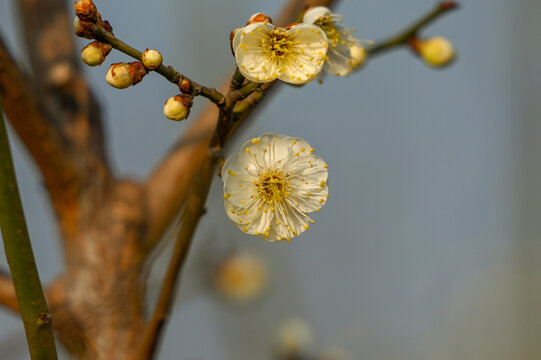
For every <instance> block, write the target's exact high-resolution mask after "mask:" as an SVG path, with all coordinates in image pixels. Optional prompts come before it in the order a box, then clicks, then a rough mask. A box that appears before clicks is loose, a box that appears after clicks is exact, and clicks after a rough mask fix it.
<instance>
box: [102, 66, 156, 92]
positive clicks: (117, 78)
mask: <svg viewBox="0 0 541 360" xmlns="http://www.w3.org/2000/svg"><path fill="white" fill-rule="evenodd" d="M146 74H147V70H146V69H145V67H144V66H143V64H141V63H140V62H131V63H128V64H126V63H116V64H112V65H111V66H110V67H109V71H107V75H105V80H106V81H107V82H108V83H109V85H111V86H112V87H116V88H117V89H125V88H127V87H130V86H131V85H135V84H137V83H138V82H140V81H141V80H142V79H143V76H145V75H146Z"/></svg>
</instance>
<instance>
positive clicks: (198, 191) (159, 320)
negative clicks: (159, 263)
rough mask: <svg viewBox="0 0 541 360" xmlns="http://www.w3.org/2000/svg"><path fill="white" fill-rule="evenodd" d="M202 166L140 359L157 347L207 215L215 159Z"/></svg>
mask: <svg viewBox="0 0 541 360" xmlns="http://www.w3.org/2000/svg"><path fill="white" fill-rule="evenodd" d="M203 162H204V163H203V164H202V165H201V170H200V172H199V174H198V176H197V181H195V182H194V183H193V184H192V185H193V186H192V187H191V191H190V197H189V199H188V201H187V204H186V208H185V209H184V212H183V214H182V218H181V219H180V221H181V222H182V226H181V227H180V229H179V232H178V234H177V239H176V242H175V248H174V250H173V255H172V256H171V260H170V262H169V266H168V267H167V272H166V274H165V277H164V280H163V283H162V287H161V290H160V295H159V296H158V303H157V305H156V308H155V310H154V314H153V315H152V318H151V319H150V321H149V323H148V324H147V326H146V328H145V333H144V335H143V341H142V344H141V351H140V352H139V353H140V359H141V360H146V359H151V358H152V356H153V354H154V353H155V351H156V348H157V346H158V342H159V338H160V334H161V330H162V329H163V328H164V325H165V322H166V321H167V318H168V315H169V313H170V310H171V305H172V303H173V298H174V293H175V287H176V286H177V279H178V276H179V272H180V269H181V267H182V264H183V263H184V260H185V259H186V255H187V254H188V250H189V248H190V244H191V240H192V237H193V234H194V232H195V229H196V228H197V224H198V222H199V219H200V218H201V216H202V215H203V213H204V206H205V202H206V200H207V195H208V192H209V188H210V184H211V180H212V175H213V174H214V170H215V167H216V166H215V165H216V159H215V158H213V157H211V156H207V158H206V159H205V160H204V161H203Z"/></svg>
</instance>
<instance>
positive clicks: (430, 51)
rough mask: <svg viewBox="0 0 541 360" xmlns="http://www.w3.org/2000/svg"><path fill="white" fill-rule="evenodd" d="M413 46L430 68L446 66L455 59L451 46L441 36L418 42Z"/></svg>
mask: <svg viewBox="0 0 541 360" xmlns="http://www.w3.org/2000/svg"><path fill="white" fill-rule="evenodd" d="M415 46H416V48H417V51H418V52H419V54H420V55H421V57H422V58H423V59H424V61H425V62H426V63H427V64H428V65H431V66H436V67H439V66H444V65H447V64H449V63H450V62H451V61H452V60H453V59H454V57H455V49H454V48H453V44H451V42H450V41H449V40H448V39H446V38H444V37H441V36H436V37H433V38H430V39H428V40H424V41H420V42H418V43H417V44H415Z"/></svg>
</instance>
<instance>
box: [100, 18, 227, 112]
mask: <svg viewBox="0 0 541 360" xmlns="http://www.w3.org/2000/svg"><path fill="white" fill-rule="evenodd" d="M92 33H93V34H94V35H95V36H96V38H97V39H98V40H100V41H103V42H106V43H108V44H110V45H111V46H112V47H114V48H115V49H117V50H118V51H121V52H123V53H124V54H126V55H129V56H131V57H133V58H135V59H137V60H139V61H141V59H142V56H143V53H142V52H141V51H139V50H137V49H136V48H134V47H132V46H130V45H128V44H126V43H125V42H124V41H122V40H120V39H118V38H117V37H116V36H115V35H113V34H112V33H110V32H109V31H107V29H105V28H103V27H102V26H100V25H98V24H94V27H93V30H92ZM154 71H155V72H157V73H158V74H160V75H162V76H163V77H164V78H166V79H167V80H169V81H170V82H172V83H174V84H177V85H180V83H181V82H182V80H184V79H187V80H189V81H190V82H191V83H192V86H193V89H194V91H193V93H192V94H191V95H193V96H197V95H201V96H203V97H206V98H207V99H209V100H210V101H212V102H213V103H215V104H217V105H220V106H221V105H222V104H223V102H224V100H225V97H224V95H223V94H222V93H221V92H219V91H218V90H216V89H214V88H208V87H205V86H203V85H201V84H198V83H196V82H195V81H193V80H191V79H189V78H188V77H186V76H184V75H182V74H181V73H180V72H178V71H177V70H175V69H174V68H173V67H172V66H166V65H163V64H162V65H160V67H159V68H157V69H156V70H154Z"/></svg>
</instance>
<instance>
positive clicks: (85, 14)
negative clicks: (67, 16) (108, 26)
mask: <svg viewBox="0 0 541 360" xmlns="http://www.w3.org/2000/svg"><path fill="white" fill-rule="evenodd" d="M73 6H74V8H75V14H76V15H77V17H78V18H79V19H81V20H83V21H88V22H92V23H95V22H96V21H97V20H98V9H96V5H94V3H93V2H92V0H79V1H76V2H75V3H74V4H73Z"/></svg>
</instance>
